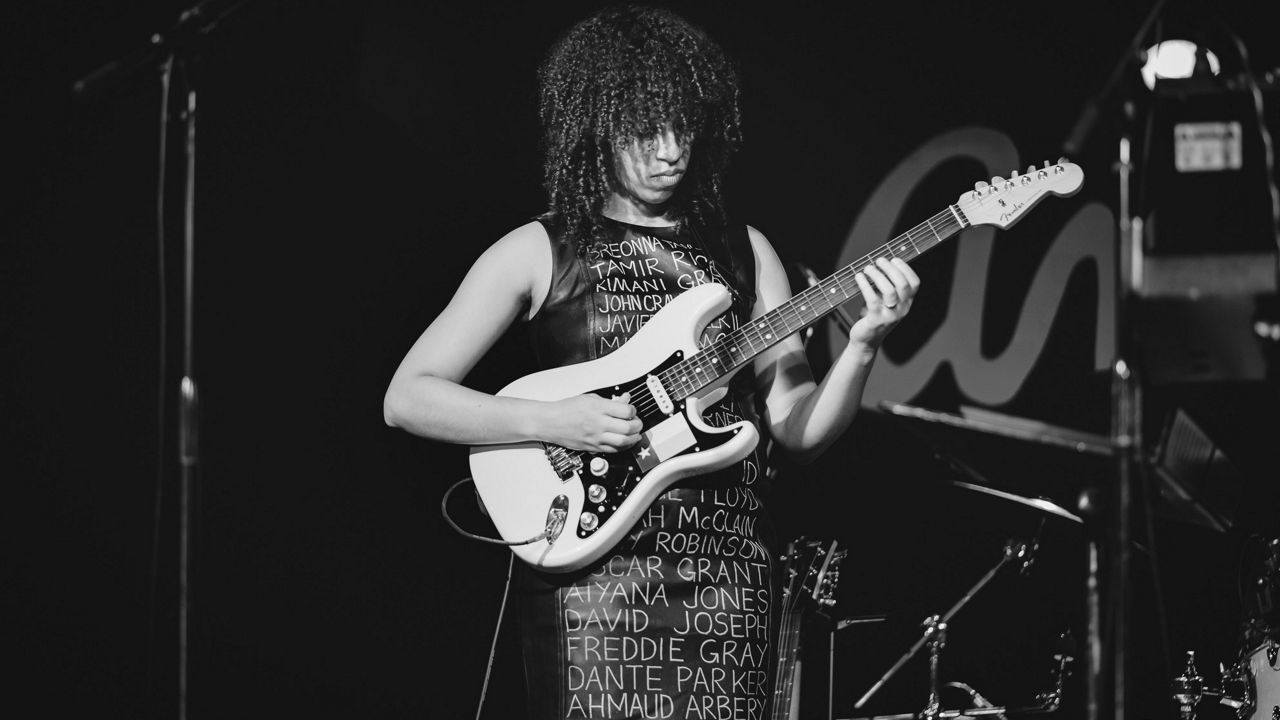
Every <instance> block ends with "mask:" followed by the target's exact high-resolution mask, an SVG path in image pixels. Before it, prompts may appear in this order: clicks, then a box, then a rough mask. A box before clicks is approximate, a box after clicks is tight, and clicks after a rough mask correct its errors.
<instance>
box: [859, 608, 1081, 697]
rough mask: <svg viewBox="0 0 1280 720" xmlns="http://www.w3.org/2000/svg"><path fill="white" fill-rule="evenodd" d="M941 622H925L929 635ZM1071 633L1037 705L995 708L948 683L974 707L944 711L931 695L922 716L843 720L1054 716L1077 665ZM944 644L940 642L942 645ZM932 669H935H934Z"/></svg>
mask: <svg viewBox="0 0 1280 720" xmlns="http://www.w3.org/2000/svg"><path fill="white" fill-rule="evenodd" d="M940 620H941V618H938V616H931V617H929V618H927V619H926V620H925V621H924V623H923V624H924V625H926V626H928V627H926V633H927V632H929V631H930V630H934V631H935V635H934V636H935V637H937V636H938V635H940V634H941V633H937V632H936V629H937V628H936V626H937V625H938V624H939V621H940ZM1070 638H1071V635H1070V633H1063V634H1062V635H1061V636H1060V638H1059V650H1058V652H1055V653H1054V655H1053V660H1054V665H1053V669H1052V670H1051V671H1050V687H1049V689H1048V690H1046V691H1044V692H1040V693H1037V694H1036V704H1035V705H1029V706H1026V707H1008V706H1002V705H995V704H993V703H991V701H989V700H987V699H986V698H985V697H983V696H982V695H981V694H980V693H978V691H976V690H974V689H973V688H972V687H971V686H969V685H968V684H966V683H962V682H955V681H952V682H948V683H946V686H947V687H954V688H957V689H959V690H962V691H964V693H965V694H967V695H968V696H969V697H970V698H971V699H972V700H973V703H974V707H971V708H964V709H953V710H942V709H941V708H939V707H937V705H936V704H935V701H936V697H935V696H934V695H933V694H932V693H931V695H930V707H927V708H925V710H924V711H923V712H918V713H902V714H897V715H871V716H867V717H861V718H843V719H842V720H951V719H952V718H960V719H961V720H963V719H965V718H988V717H990V718H994V719H995V720H1005V719H1006V718H1007V717H1008V716H1017V715H1037V714H1039V715H1043V714H1047V713H1052V712H1055V711H1056V710H1058V708H1060V707H1061V706H1062V695H1063V685H1064V684H1065V682H1066V679H1067V678H1068V677H1069V676H1070V675H1071V665H1072V663H1073V662H1074V661H1075V656H1074V650H1073V649H1072V648H1074V641H1072V640H1071V639H1070ZM941 644H942V643H941V642H939V645H941ZM931 669H932V668H931Z"/></svg>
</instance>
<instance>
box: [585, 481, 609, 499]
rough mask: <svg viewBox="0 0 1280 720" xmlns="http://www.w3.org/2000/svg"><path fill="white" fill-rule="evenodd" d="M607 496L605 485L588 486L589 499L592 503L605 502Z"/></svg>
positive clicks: (594, 484) (592, 484)
mask: <svg viewBox="0 0 1280 720" xmlns="http://www.w3.org/2000/svg"><path fill="white" fill-rule="evenodd" d="M605 495H606V491H605V489H604V486H603V485H598V484H596V483H591V484H590V485H588V486H587V499H588V500H590V501H591V502H593V503H599V502H603V501H604V497H605Z"/></svg>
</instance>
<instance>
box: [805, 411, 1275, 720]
mask: <svg viewBox="0 0 1280 720" xmlns="http://www.w3.org/2000/svg"><path fill="white" fill-rule="evenodd" d="M878 409H879V410H880V411H882V413H883V414H885V415H887V416H889V417H891V418H893V419H894V420H895V421H897V422H900V423H904V424H905V425H906V426H907V427H908V429H910V430H912V431H913V432H914V434H916V435H917V436H918V437H920V438H922V439H923V440H924V441H925V442H926V444H927V445H928V446H929V447H930V448H931V449H932V451H933V452H934V455H935V457H936V458H937V459H939V460H942V461H943V462H944V463H945V464H946V465H947V466H948V467H949V468H950V469H951V470H952V471H953V472H952V475H953V476H954V477H957V478H963V479H952V480H950V484H951V485H953V486H955V487H958V488H961V489H964V490H966V491H972V492H975V493H981V494H983V495H985V496H988V497H993V498H998V499H999V500H1000V501H1002V502H1010V503H1016V504H1017V505H1020V506H1023V507H1025V508H1030V509H1031V510H1033V511H1034V512H1035V514H1036V515H1037V516H1039V518H1040V528H1041V530H1043V529H1044V526H1045V520H1049V521H1051V522H1064V521H1065V522H1066V523H1067V524H1070V525H1079V526H1080V527H1082V528H1087V527H1089V526H1091V525H1097V524H1098V519H1099V515H1100V514H1101V513H1099V509H1098V507H1097V505H1098V498H1097V497H1095V496H1094V495H1092V494H1091V488H1093V487H1096V486H1097V484H1098V483H1099V481H1100V479H1101V478H1105V477H1106V475H1107V473H1109V472H1112V468H1113V467H1114V465H1113V456H1114V453H1113V449H1112V448H1113V445H1112V442H1111V440H1110V438H1109V437H1106V436H1102V435H1095V434H1091V433H1086V432H1081V431H1077V430H1072V429H1068V428H1063V427H1058V426H1054V425H1049V424H1046V423H1042V422H1038V421H1034V420H1027V419H1024V418H1018V417H1013V416H1008V415H1003V414H999V413H995V412H992V411H989V410H983V409H977V408H961V409H960V411H959V412H958V413H945V412H937V411H933V410H928V409H924V408H920V407H914V406H910V405H905V404H899V403H888V402H885V403H881V404H880V406H879V408H878ZM1180 422H1181V421H1180ZM1179 427H1181V425H1179ZM1168 430H1169V428H1166V438H1165V441H1163V442H1162V443H1161V446H1160V448H1158V449H1157V450H1156V451H1155V454H1154V455H1153V456H1152V457H1151V458H1150V459H1149V460H1150V461H1152V462H1155V461H1157V460H1158V459H1159V458H1162V457H1166V456H1168V455H1169V453H1170V452H1171V451H1170V450H1169V449H1168V447H1167V444H1168V443H1167V440H1168V436H1169V435H1170V433H1169V432H1168ZM1011 450H1014V451H1016V452H1010V451H1011ZM1017 452H1025V453H1027V457H1028V458H1030V457H1036V458H1039V460H1040V462H1036V466H1037V468H1044V467H1046V466H1049V467H1051V468H1053V476H1052V477H1051V478H1048V480H1047V481H1046V477H1045V475H1044V472H1042V471H1040V470H1039V469H1038V470H1037V477H1036V478H1034V479H1029V480H1025V483H1026V484H1024V485H1021V486H1019V485H1018V484H1017V483H1018V478H1019V477H1020V474H1019V473H1017V472H1011V473H1007V474H1002V473H996V474H994V475H993V474H992V473H987V474H983V472H981V471H980V470H979V469H978V468H976V467H974V466H973V465H971V464H969V463H967V462H965V461H964V460H962V459H961V457H963V456H968V457H1000V458H1001V463H1003V464H1006V465H1017V464H1018V461H1017V460H1014V461H1013V462H1009V460H1008V459H1009V458H1010V457H1012V456H1016V455H1017ZM1046 455H1048V456H1049V460H1048V462H1044V459H1045V457H1046ZM1181 460H1184V461H1185V460H1188V458H1187V457H1185V456H1183V457H1181ZM1192 465H1194V462H1193V463H1192ZM1170 466H1172V463H1170ZM1156 469H1157V470H1161V468H1156ZM1165 469H1167V468H1165ZM1159 474H1161V473H1157V475H1159ZM1164 474H1165V475H1168V476H1167V477H1163V478H1162V493H1161V497H1160V498H1159V501H1160V502H1161V503H1163V508H1160V507H1157V508H1155V509H1156V511H1157V512H1160V511H1163V514H1165V515H1166V517H1169V518H1174V519H1178V520H1183V521H1191V522H1197V523H1198V524H1200V525H1202V526H1208V527H1212V528H1214V529H1216V530H1222V529H1223V525H1224V524H1225V525H1229V524H1230V518H1224V517H1222V516H1220V515H1218V516H1214V518H1213V519H1214V520H1215V522H1214V523H1210V522H1208V521H1206V520H1204V519H1203V518H1207V517H1209V516H1210V513H1206V512H1203V509H1200V510H1201V512H1198V513H1197V512H1191V511H1189V510H1188V509H1187V508H1186V507H1185V505H1186V503H1187V502H1189V499H1188V496H1186V495H1185V494H1180V493H1177V492H1168V486H1171V485H1173V486H1175V487H1176V481H1177V480H1178V477H1177V476H1176V475H1177V474H1176V473H1164ZM1192 518H1194V519H1192ZM1040 535H1041V533H1040V532H1037V535H1036V538H1035V539H1034V540H1032V541H1026V540H1020V539H1016V538H1015V539H1010V540H1009V541H1008V543H1007V544H1006V545H1005V548H1004V552H1003V554H1002V556H1001V557H1000V558H999V559H998V561H997V562H996V563H995V564H994V565H993V566H992V567H991V568H990V570H989V571H988V572H987V573H986V574H985V575H983V576H982V577H981V578H980V579H978V581H977V583H976V584H975V585H973V586H972V587H971V588H970V589H968V590H967V591H966V592H964V593H963V594H962V596H961V597H960V598H959V600H958V601H957V602H956V603H955V604H954V605H953V606H952V607H951V608H950V609H948V610H947V611H946V612H944V613H940V614H936V615H931V616H930V617H928V618H925V619H924V621H923V622H922V623H921V625H920V630H921V632H920V634H919V637H918V639H917V640H916V641H915V642H914V644H912V645H911V647H910V648H908V649H907V650H906V652H905V653H904V654H903V655H902V656H901V657H899V658H898V660H897V662H895V663H893V664H892V666H891V667H889V669H888V670H887V671H886V672H885V673H884V674H883V675H882V676H881V677H880V678H879V679H878V680H877V681H876V682H875V683H874V684H873V685H872V686H871V687H870V689H868V690H867V691H866V692H865V694H863V695H862V697H861V698H860V699H859V700H858V701H857V703H856V704H855V705H854V709H855V710H863V709H864V707H865V706H866V704H867V702H868V700H870V699H871V698H872V696H874V695H876V694H877V692H878V691H880V690H881V689H882V688H883V687H884V686H885V684H886V683H887V682H888V681H889V680H890V679H891V678H892V677H894V676H895V675H896V674H897V673H898V672H899V671H900V670H901V669H903V667H904V666H906V665H907V663H908V661H909V660H911V659H912V658H913V657H915V656H917V655H918V654H925V655H927V658H928V675H929V677H928V680H929V682H928V699H927V701H926V702H925V703H924V705H923V707H922V708H919V709H913V710H912V711H910V712H905V713H900V714H875V715H866V716H861V717H850V718H840V719H839V720H936V719H937V718H957V717H959V718H972V717H986V716H996V717H998V718H999V719H1000V720H1006V718H1009V717H1016V716H1020V715H1033V714H1046V713H1054V712H1056V711H1058V710H1059V709H1060V708H1061V707H1062V704H1063V694H1064V682H1065V680H1066V679H1067V678H1069V677H1070V676H1071V675H1072V674H1073V670H1074V669H1075V668H1074V667H1073V666H1074V663H1075V660H1076V659H1077V656H1079V657H1080V658H1081V659H1082V660H1090V659H1092V661H1091V662H1085V663H1084V664H1085V665H1087V666H1088V667H1086V668H1085V672H1086V681H1091V682H1096V681H1097V680H1096V674H1097V673H1098V672H1099V671H1098V667H1097V665H1098V660H1097V658H1098V657H1099V653H1100V652H1108V651H1107V650H1105V649H1104V648H1103V645H1102V643H1103V641H1102V640H1101V637H1100V636H1101V634H1102V630H1101V627H1102V625H1103V620H1102V617H1101V610H1100V607H1099V605H1100V604H1101V603H1099V602H1098V591H1097V588H1096V586H1097V584H1098V582H1099V580H1102V579H1103V578H1098V577H1097V576H1096V575H1097V572H1098V571H1097V568H1098V567H1099V565H1100V563H1099V562H1098V555H1097V550H1096V548H1095V546H1094V545H1093V544H1092V543H1091V544H1090V554H1091V557H1090V562H1089V564H1090V569H1089V573H1090V576H1089V579H1088V584H1089V585H1090V589H1089V592H1088V593H1087V595H1088V597H1087V601H1088V604H1089V605H1090V607H1088V608H1087V610H1088V615H1089V617H1088V626H1089V627H1088V628H1087V631H1088V638H1087V639H1088V642H1089V647H1088V649H1087V650H1086V651H1085V652H1082V653H1077V652H1076V643H1075V638H1074V637H1073V636H1072V635H1071V633H1070V632H1069V631H1068V632H1067V633H1063V634H1062V635H1061V636H1060V637H1059V638H1058V642H1057V643H1056V644H1055V647H1054V652H1053V663H1052V664H1051V667H1050V668H1049V673H1048V674H1049V677H1048V682H1047V683H1046V686H1045V689H1044V690H1043V691H1042V692H1039V693H1037V694H1035V695H1034V700H1033V701H1032V702H1030V703H1028V704H1025V705H1023V706H1018V707H1014V706H1008V707H1004V706H997V705H995V704H993V703H991V702H989V701H986V699H985V698H983V697H982V696H981V695H980V694H979V693H977V692H976V691H973V690H972V688H969V687H968V686H967V685H965V684H964V683H959V682H943V679H942V678H941V677H940V675H939V666H940V663H941V656H942V654H943V651H944V648H945V645H946V640H947V632H948V626H949V624H950V623H951V621H952V618H953V616H955V615H956V613H957V612H958V611H959V610H961V608H962V607H964V606H965V605H966V604H967V603H968V602H969V601H970V600H971V599H972V598H973V597H974V596H975V595H976V594H977V593H979V592H980V591H981V590H982V588H983V587H985V586H986V585H987V584H988V583H989V582H990V581H991V580H992V579H993V578H994V577H995V576H996V575H997V574H998V573H999V572H1001V571H1002V569H1005V568H1011V567H1012V568H1019V567H1021V568H1022V572H1023V574H1025V571H1026V569H1027V568H1029V567H1030V565H1031V564H1032V563H1033V562H1034V561H1035V559H1036V554H1037V550H1038V549H1039V543H1040ZM1135 545H1137V547H1138V549H1139V550H1142V549H1143V548H1142V546H1141V544H1140V543H1135ZM1267 550H1268V553H1269V554H1268V556H1267V559H1266V561H1265V562H1263V563H1261V569H1260V571H1259V573H1258V576H1257V578H1256V579H1255V580H1254V581H1252V598H1253V602H1252V609H1253V612H1252V613H1251V617H1250V618H1249V619H1248V623H1247V625H1248V627H1249V628H1250V632H1249V633H1248V637H1247V641H1248V643H1249V649H1248V650H1247V651H1245V652H1242V653H1241V654H1240V657H1239V658H1238V659H1237V660H1236V661H1235V662H1234V663H1233V664H1231V665H1230V667H1227V666H1225V665H1223V666H1222V667H1221V671H1220V673H1218V674H1217V676H1216V680H1212V681H1211V680H1208V679H1206V678H1205V677H1203V676H1202V675H1201V673H1200V672H1199V670H1198V669H1197V667H1196V662H1195V657H1194V654H1193V653H1189V654H1188V658H1187V660H1186V667H1185V669H1184V670H1183V671H1182V673H1181V674H1180V675H1178V676H1177V677H1176V678H1174V679H1173V683H1172V693H1171V694H1172V700H1173V701H1174V702H1175V703H1176V705H1177V707H1179V708H1180V709H1181V717H1180V719H1179V720H1197V718H1196V715H1197V712H1198V709H1200V708H1202V707H1203V706H1204V705H1206V704H1209V703H1211V702H1212V703H1217V704H1219V705H1221V706H1223V707H1224V708H1226V709H1227V710H1229V711H1233V712H1234V713H1235V716H1236V717H1235V719H1234V720H1280V633H1273V632H1272V630H1273V628H1274V629H1280V540H1275V541H1272V542H1271V543H1270V544H1269V545H1268V546H1267ZM1089 675H1093V677H1089ZM947 687H953V688H957V689H960V690H962V691H964V692H965V694H966V695H968V697H969V700H968V701H966V702H965V707H962V708H955V709H948V708H944V707H943V706H942V703H941V701H940V697H941V690H943V689H944V688H947ZM1089 701H1090V698H1086V700H1085V702H1086V703H1088V702H1089ZM828 706H829V716H830V717H831V718H833V719H835V718H836V714H835V713H834V712H830V706H831V702H830V700H829V701H828ZM1072 714H1073V716H1074V715H1075V713H1074V711H1073V713H1072ZM1199 720H1209V719H1208V718H1201V719H1199ZM1223 720H1227V719H1226V718H1224V719H1223Z"/></svg>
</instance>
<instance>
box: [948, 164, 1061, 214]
mask: <svg viewBox="0 0 1280 720" xmlns="http://www.w3.org/2000/svg"><path fill="white" fill-rule="evenodd" d="M1082 185H1084V171H1083V170H1081V169H1080V166H1079V165H1076V164H1075V163H1070V162H1067V161H1066V159H1065V158H1061V159H1059V160H1058V162H1057V163H1056V164H1054V165H1050V164H1049V161H1047V160H1046V161H1045V163H1044V167H1042V168H1036V166H1035V165H1032V166H1030V167H1028V168H1027V172H1026V174H1024V175H1019V174H1018V171H1017V170H1014V171H1013V173H1012V174H1011V175H1010V176H1009V178H1008V179H1005V178H1002V177H1000V176H998V175H997V176H996V177H993V178H991V182H989V183H988V182H985V181H982V182H978V183H977V184H975V185H974V188H973V190H971V191H969V192H966V193H965V194H963V195H961V196H960V199H959V200H957V201H956V208H957V209H958V210H959V211H960V212H961V213H962V214H963V215H964V217H965V220H967V221H968V222H969V224H971V225H995V226H996V227H1000V228H1006V229H1007V228H1009V227H1011V226H1012V225H1013V224H1014V223H1015V222H1017V221H1018V220H1020V219H1021V218H1022V216H1023V215H1024V214H1026V212H1027V211H1028V210H1030V209H1031V208H1032V207H1033V206H1034V205H1035V204H1036V203H1038V202H1040V200H1042V199H1043V198H1044V197H1046V196H1048V195H1057V196H1059V197H1069V196H1071V195H1074V194H1076V193H1077V192H1079V191H1080V188H1081V186H1082Z"/></svg>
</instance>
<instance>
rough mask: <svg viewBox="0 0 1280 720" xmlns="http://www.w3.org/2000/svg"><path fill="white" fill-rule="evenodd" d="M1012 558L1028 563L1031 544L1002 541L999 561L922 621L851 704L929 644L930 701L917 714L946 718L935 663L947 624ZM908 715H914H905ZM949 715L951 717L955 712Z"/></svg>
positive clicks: (862, 701)
mask: <svg viewBox="0 0 1280 720" xmlns="http://www.w3.org/2000/svg"><path fill="white" fill-rule="evenodd" d="M1015 560H1021V561H1022V562H1023V563H1024V564H1029V563H1030V562H1031V560H1032V558H1031V547H1030V546H1029V545H1027V543H1024V542H1021V541H1017V540H1009V541H1008V542H1006V543H1005V546H1004V553H1003V554H1002V555H1001V557H1000V561H999V562H998V563H996V564H995V566H993V567H992V568H991V569H990V570H988V571H987V573H986V574H985V575H983V576H982V578H981V579H979V580H978V582H977V583H975V584H974V585H973V587H971V588H969V591H968V592H966V593H965V594H964V596H962V597H961V598H960V599H959V600H958V601H957V602H956V604H955V605H953V606H951V609H950V610H948V611H947V612H946V613H945V614H944V615H941V616H939V615H931V616H929V617H928V618H926V619H925V621H924V622H923V623H922V625H923V627H924V633H923V634H922V635H921V637H920V639H919V640H917V641H916V642H915V644H914V645H912V646H911V648H910V649H908V650H907V652H906V653H905V654H904V655H903V656H902V657H900V658H898V661H897V662H896V663H894V664H893V666H892V667H890V668H889V670H888V671H887V672H886V673H885V674H884V675H883V676H882V677H881V678H880V679H879V680H878V681H876V684H875V685H872V686H871V689H870V690H868V691H867V692H866V694H865V695H863V696H862V698H861V699H859V700H858V702H857V703H855V704H854V709H860V708H861V707H862V706H863V705H866V703H867V701H868V700H870V699H871V696H873V695H875V694H876V693H877V692H879V690H880V688H882V687H884V685H885V683H887V682H889V679H890V678H892V677H893V676H894V675H896V674H897V672H898V671H899V670H901V669H902V667H903V666H904V665H906V664H907V662H908V661H909V660H911V658H913V657H915V655H916V653H917V652H919V651H920V649H921V648H923V647H924V646H925V645H928V646H929V703H928V705H927V706H926V708H925V711H924V713H922V714H920V716H919V717H924V718H927V719H928V720H938V718H941V717H948V716H947V715H946V713H944V712H943V711H942V710H940V709H939V704H940V703H939V701H938V690H939V686H938V664H939V662H940V660H941V658H942V648H943V646H944V645H945V644H946V631H947V624H948V623H949V622H951V618H953V617H955V614H956V613H957V612H959V611H960V608H962V607H964V606H965V605H966V604H968V602H969V601H970V600H972V599H973V597H974V596H975V595H977V594H978V592H979V591H980V590H982V588H984V587H986V585H987V583H989V582H991V580H992V579H994V578H995V576H996V574H997V573H999V572H1000V570H1001V569H1002V568H1003V567H1004V566H1005V565H1008V564H1009V563H1011V562H1013V561H1015ZM907 717H916V716H914V715H908V716H907ZM950 717H954V715H952V716H950Z"/></svg>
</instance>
